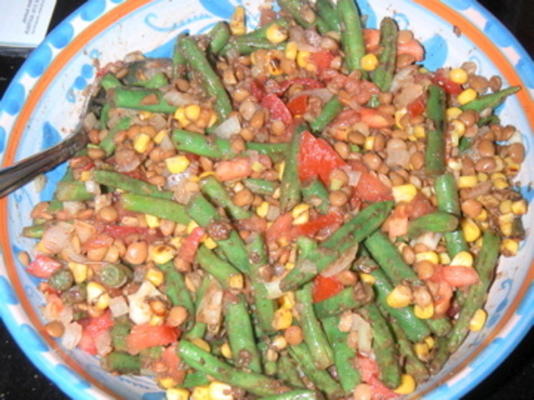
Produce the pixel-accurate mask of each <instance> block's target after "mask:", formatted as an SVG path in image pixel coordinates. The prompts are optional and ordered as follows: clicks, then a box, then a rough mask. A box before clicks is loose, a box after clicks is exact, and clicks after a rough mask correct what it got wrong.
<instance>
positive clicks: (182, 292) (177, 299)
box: [158, 261, 195, 317]
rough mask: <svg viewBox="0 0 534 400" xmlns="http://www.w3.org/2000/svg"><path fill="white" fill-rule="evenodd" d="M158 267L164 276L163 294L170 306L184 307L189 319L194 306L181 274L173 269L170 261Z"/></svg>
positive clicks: (193, 311)
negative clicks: (169, 301) (168, 300)
mask: <svg viewBox="0 0 534 400" xmlns="http://www.w3.org/2000/svg"><path fill="white" fill-rule="evenodd" d="M158 266H159V268H160V269H161V270H162V271H163V273H164V274H165V280H164V282H165V286H164V292H165V294H166V295H167V297H168V298H169V299H170V300H171V303H172V305H173V306H182V307H184V308H185V309H186V310H187V314H188V316H189V317H191V316H192V315H194V313H195V305H194V303H193V299H192V298H191V294H190V293H189V290H188V289H187V286H186V284H185V279H184V277H183V276H182V273H181V272H180V271H178V270H177V269H176V268H175V267H174V263H173V262H172V261H170V262H168V263H165V264H160V265H158Z"/></svg>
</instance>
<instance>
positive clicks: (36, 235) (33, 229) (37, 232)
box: [22, 224, 46, 239]
mask: <svg viewBox="0 0 534 400" xmlns="http://www.w3.org/2000/svg"><path fill="white" fill-rule="evenodd" d="M45 229H46V225H45V224H37V225H31V226H25V227H24V228H22V236H24V237H27V238H32V239H40V238H42V237H43V234H44V231H45Z"/></svg>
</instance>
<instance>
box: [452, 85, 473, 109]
mask: <svg viewBox="0 0 534 400" xmlns="http://www.w3.org/2000/svg"><path fill="white" fill-rule="evenodd" d="M477 96H478V94H477V92H476V90H475V89H471V88H469V89H465V90H464V91H463V92H462V93H460V94H459V95H458V97H457V98H456V100H458V103H460V104H461V105H462V106H463V105H464V104H467V103H470V102H472V101H473V100H475V99H476V98H477Z"/></svg>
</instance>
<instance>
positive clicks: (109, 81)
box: [100, 73, 122, 90]
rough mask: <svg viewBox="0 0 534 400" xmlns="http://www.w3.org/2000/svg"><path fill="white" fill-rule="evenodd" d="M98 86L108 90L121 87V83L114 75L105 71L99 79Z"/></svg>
mask: <svg viewBox="0 0 534 400" xmlns="http://www.w3.org/2000/svg"><path fill="white" fill-rule="evenodd" d="M100 86H102V87H103V88H104V89H105V90H109V89H115V88H118V87H121V86H122V83H121V81H120V80H119V79H117V77H116V76H115V75H113V74H111V73H107V74H106V75H104V76H103V77H102V79H101V80H100Z"/></svg>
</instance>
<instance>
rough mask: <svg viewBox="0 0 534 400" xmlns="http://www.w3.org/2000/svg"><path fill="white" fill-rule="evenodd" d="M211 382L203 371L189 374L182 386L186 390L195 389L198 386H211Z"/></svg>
mask: <svg viewBox="0 0 534 400" xmlns="http://www.w3.org/2000/svg"><path fill="white" fill-rule="evenodd" d="M209 384H210V380H209V378H208V376H207V375H206V374H205V373H204V372H201V371H194V372H189V373H188V374H187V375H186V376H185V379H184V382H183V383H182V384H181V385H180V386H181V387H184V388H186V389H190V388H194V387H197V386H205V385H209Z"/></svg>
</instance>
